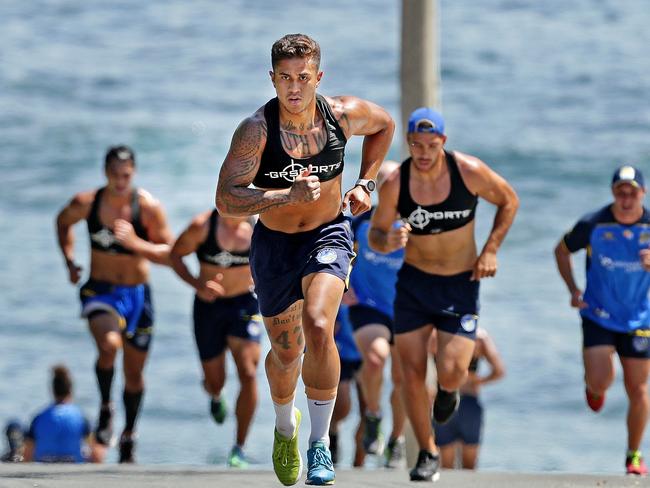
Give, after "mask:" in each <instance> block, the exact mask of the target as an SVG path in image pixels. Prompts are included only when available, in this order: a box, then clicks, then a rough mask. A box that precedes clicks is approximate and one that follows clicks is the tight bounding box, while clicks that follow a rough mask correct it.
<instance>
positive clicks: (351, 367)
mask: <svg viewBox="0 0 650 488" xmlns="http://www.w3.org/2000/svg"><path fill="white" fill-rule="evenodd" d="M359 368H361V361H348V360H346V359H341V376H340V377H339V382H340V381H350V380H351V379H353V378H354V375H355V374H356V372H357V371H359Z"/></svg>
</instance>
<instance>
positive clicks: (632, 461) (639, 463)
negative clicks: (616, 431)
mask: <svg viewBox="0 0 650 488" xmlns="http://www.w3.org/2000/svg"><path fill="white" fill-rule="evenodd" d="M625 470H626V471H627V474H633V475H637V476H645V475H647V474H648V468H647V466H646V465H645V462H644V461H643V456H642V455H641V451H639V450H636V451H627V456H626V457H625Z"/></svg>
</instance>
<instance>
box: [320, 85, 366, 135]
mask: <svg viewBox="0 0 650 488" xmlns="http://www.w3.org/2000/svg"><path fill="white" fill-rule="evenodd" d="M325 100H326V101H327V103H328V104H329V106H330V108H331V109H332V113H333V114H334V117H335V118H336V120H337V122H338V123H339V125H340V126H341V128H342V129H343V130H344V131H345V133H346V134H347V135H351V131H352V126H351V124H350V123H351V121H354V120H355V119H357V118H358V117H359V114H358V112H359V111H360V110H363V108H364V104H365V102H364V101H363V100H361V99H360V98H357V97H352V96H347V95H343V96H334V97H328V96H326V97H325Z"/></svg>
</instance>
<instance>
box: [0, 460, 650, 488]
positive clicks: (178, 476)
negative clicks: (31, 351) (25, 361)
mask: <svg viewBox="0 0 650 488" xmlns="http://www.w3.org/2000/svg"><path fill="white" fill-rule="evenodd" d="M336 476H337V478H336V486H339V487H343V486H349V487H355V488H356V487H359V488H364V487H367V488H379V487H400V486H403V487H411V488H413V487H418V486H429V485H430V483H412V482H410V481H409V480H408V473H407V472H406V471H388V470H386V471H384V470H366V471H364V470H353V469H339V470H337V473H336ZM296 486H297V487H303V486H305V484H304V475H303V479H302V480H301V481H300V482H299V483H298V484H297V485H296ZM434 486H435V487H436V488H446V487H453V488H460V487H463V488H465V487H471V488H538V487H557V488H573V487H594V488H618V487H636V486H648V487H650V479H648V478H633V477H626V476H623V475H621V476H613V475H600V476H599V475H581V474H539V473H538V474H524V473H492V472H459V471H443V472H442V475H441V477H440V480H439V481H438V482H437V483H435V485H434ZM14 487H19V488H63V487H66V488H68V487H70V488H149V487H156V488H168V487H169V488H180V487H188V488H199V487H200V488H207V487H209V488H214V487H233V488H235V487H236V488H240V487H243V488H258V487H269V488H271V487H272V488H280V487H282V485H281V484H280V483H279V482H278V481H277V480H276V479H275V475H274V474H273V472H271V471H262V470H247V471H234V470H227V469H217V468H210V467H205V466H197V467H194V466H119V465H103V466H102V465H80V466H74V465H37V464H24V465H22V464H4V465H0V488H14Z"/></svg>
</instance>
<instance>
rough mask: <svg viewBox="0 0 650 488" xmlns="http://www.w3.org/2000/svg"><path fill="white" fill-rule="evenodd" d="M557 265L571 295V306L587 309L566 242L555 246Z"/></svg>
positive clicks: (562, 241)
mask: <svg viewBox="0 0 650 488" xmlns="http://www.w3.org/2000/svg"><path fill="white" fill-rule="evenodd" d="M555 263H556V264H557V270H558V271H559V272H560V276H561V277H562V279H563V280H564V283H565V284H566V286H567V288H568V290H569V293H571V306H572V307H576V308H585V307H587V304H586V303H585V302H584V301H583V300H582V290H580V288H578V285H576V281H575V278H574V277H573V264H572V262H571V251H569V249H568V248H567V247H566V244H565V243H564V240H562V239H561V240H560V242H558V243H557V246H555Z"/></svg>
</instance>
